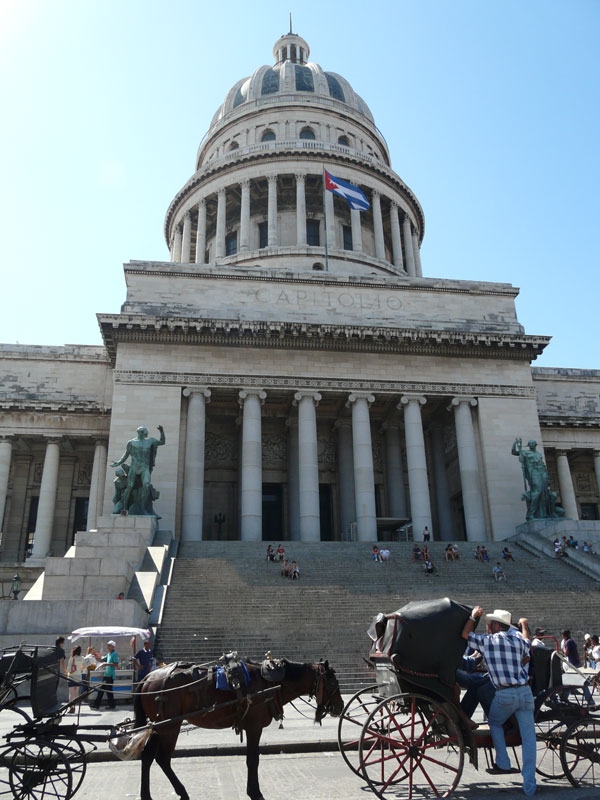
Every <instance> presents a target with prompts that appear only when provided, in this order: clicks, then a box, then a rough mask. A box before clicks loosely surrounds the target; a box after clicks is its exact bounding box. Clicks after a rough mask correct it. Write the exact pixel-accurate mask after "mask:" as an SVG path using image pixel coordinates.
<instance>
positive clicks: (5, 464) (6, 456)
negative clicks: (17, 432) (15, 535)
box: [0, 436, 13, 532]
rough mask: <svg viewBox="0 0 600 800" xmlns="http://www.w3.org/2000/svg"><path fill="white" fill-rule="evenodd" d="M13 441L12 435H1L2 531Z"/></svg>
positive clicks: (0, 502) (0, 524)
mask: <svg viewBox="0 0 600 800" xmlns="http://www.w3.org/2000/svg"><path fill="white" fill-rule="evenodd" d="M12 443H13V437H12V436H2V437H0V532H1V531H2V530H3V528H2V524H3V520H4V509H5V508H6V495H7V493H8V478H9V475H10V460H11V458H12Z"/></svg>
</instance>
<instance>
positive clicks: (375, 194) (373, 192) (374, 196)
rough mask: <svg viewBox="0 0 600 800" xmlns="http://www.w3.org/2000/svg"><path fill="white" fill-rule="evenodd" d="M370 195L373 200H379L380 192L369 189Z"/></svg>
mask: <svg viewBox="0 0 600 800" xmlns="http://www.w3.org/2000/svg"><path fill="white" fill-rule="evenodd" d="M371 195H372V196H373V200H379V198H380V197H381V192H378V191H377V189H371Z"/></svg>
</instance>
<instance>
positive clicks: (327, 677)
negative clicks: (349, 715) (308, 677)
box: [311, 661, 344, 724]
mask: <svg viewBox="0 0 600 800" xmlns="http://www.w3.org/2000/svg"><path fill="white" fill-rule="evenodd" d="M315 670H316V671H315V683H314V687H313V690H312V694H311V696H312V697H314V698H315V699H316V701H317V710H316V712H315V722H318V723H319V724H320V723H321V720H322V719H323V717H324V716H325V715H326V714H331V716H332V717H339V716H340V714H341V713H342V711H343V710H344V701H343V700H342V695H341V694H340V685H339V683H338V680H337V678H336V677H335V670H334V669H332V668H331V667H330V666H329V662H328V661H319V663H318V664H317V665H316V668H315Z"/></svg>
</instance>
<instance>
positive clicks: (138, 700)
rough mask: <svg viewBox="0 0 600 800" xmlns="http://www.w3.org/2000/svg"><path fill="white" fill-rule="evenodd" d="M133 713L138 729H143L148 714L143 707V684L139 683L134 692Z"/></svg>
mask: <svg viewBox="0 0 600 800" xmlns="http://www.w3.org/2000/svg"><path fill="white" fill-rule="evenodd" d="M133 712H134V714H135V717H134V723H135V727H136V728H143V727H144V725H145V724H146V722H147V717H146V712H145V711H144V707H143V705H142V683H138V685H137V686H136V687H135V689H134V691H133Z"/></svg>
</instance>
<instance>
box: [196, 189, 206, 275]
mask: <svg viewBox="0 0 600 800" xmlns="http://www.w3.org/2000/svg"><path fill="white" fill-rule="evenodd" d="M205 263H206V202H205V201H204V200H200V202H199V203H198V230H197V231H196V264H205Z"/></svg>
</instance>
